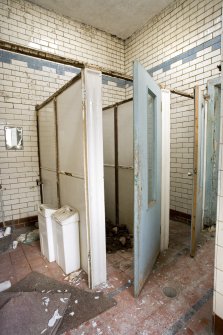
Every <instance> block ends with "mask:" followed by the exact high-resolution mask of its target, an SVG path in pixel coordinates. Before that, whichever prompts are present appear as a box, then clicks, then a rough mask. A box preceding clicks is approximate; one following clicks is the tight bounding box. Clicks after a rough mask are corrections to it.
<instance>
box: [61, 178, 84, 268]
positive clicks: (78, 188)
mask: <svg viewBox="0 0 223 335" xmlns="http://www.w3.org/2000/svg"><path fill="white" fill-rule="evenodd" d="M60 195H61V206H63V205H69V206H71V207H73V208H76V209H77V210H78V212H79V215H80V226H79V229H80V246H81V267H82V268H83V269H84V271H86V272H88V258H87V250H88V248H87V231H86V205H85V185H84V179H79V178H73V177H69V176H65V175H60Z"/></svg>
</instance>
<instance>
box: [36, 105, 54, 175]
mask: <svg viewBox="0 0 223 335" xmlns="http://www.w3.org/2000/svg"><path fill="white" fill-rule="evenodd" d="M38 124H39V146H40V166H41V168H47V169H50V170H52V171H56V122H55V110H54V102H53V101H50V102H49V103H48V104H47V105H45V106H44V107H42V108H41V109H40V110H39V111H38Z"/></svg>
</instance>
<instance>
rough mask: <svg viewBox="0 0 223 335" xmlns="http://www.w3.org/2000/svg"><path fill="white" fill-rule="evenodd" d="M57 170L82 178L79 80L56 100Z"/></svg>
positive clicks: (81, 117) (81, 126) (80, 93)
mask: <svg viewBox="0 0 223 335" xmlns="http://www.w3.org/2000/svg"><path fill="white" fill-rule="evenodd" d="M57 112H58V146H59V170H60V171H64V172H69V173H72V174H74V175H78V176H84V167H83V166H84V164H83V157H84V156H83V116H82V92H81V80H78V81H77V82H75V83H74V84H72V85H71V86H70V87H69V88H67V89H66V90H65V91H63V92H62V93H61V94H60V95H59V96H58V98H57Z"/></svg>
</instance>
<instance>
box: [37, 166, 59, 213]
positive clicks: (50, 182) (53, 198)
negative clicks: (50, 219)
mask: <svg viewBox="0 0 223 335" xmlns="http://www.w3.org/2000/svg"><path fill="white" fill-rule="evenodd" d="M41 177H42V183H43V185H42V190H43V203H44V204H49V205H52V206H53V207H57V206H58V202H57V200H58V199H57V174H56V172H53V171H49V170H45V169H41Z"/></svg>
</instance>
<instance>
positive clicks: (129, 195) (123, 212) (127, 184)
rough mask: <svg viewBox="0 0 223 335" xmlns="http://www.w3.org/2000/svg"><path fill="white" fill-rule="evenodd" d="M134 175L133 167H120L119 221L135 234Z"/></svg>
mask: <svg viewBox="0 0 223 335" xmlns="http://www.w3.org/2000/svg"><path fill="white" fill-rule="evenodd" d="M133 217H134V175H133V169H122V168H119V222H120V224H124V225H126V226H127V227H128V229H129V232H130V233H131V234H133Z"/></svg>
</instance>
